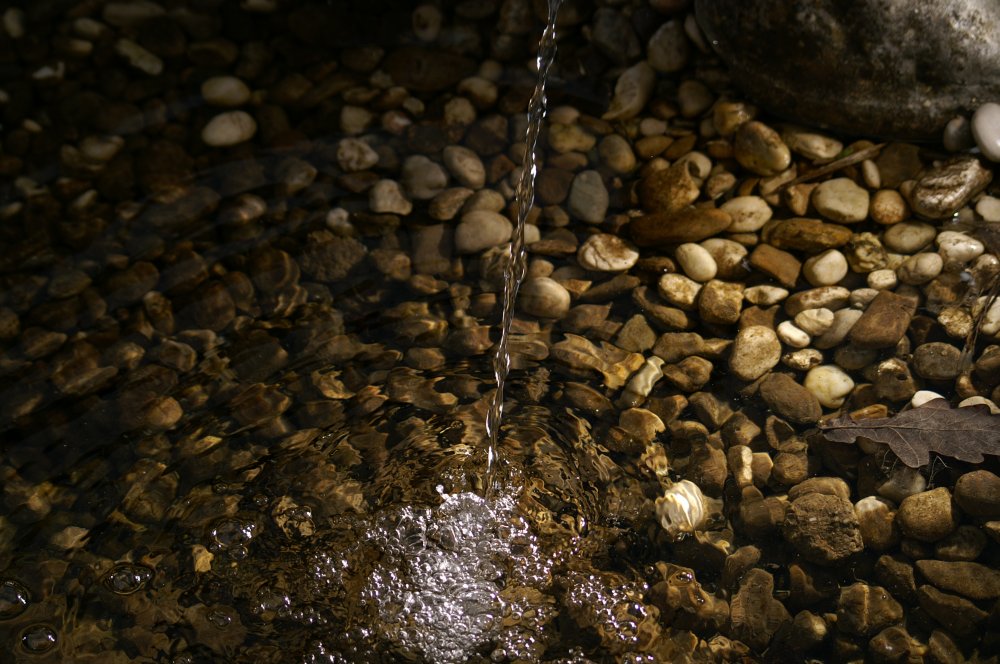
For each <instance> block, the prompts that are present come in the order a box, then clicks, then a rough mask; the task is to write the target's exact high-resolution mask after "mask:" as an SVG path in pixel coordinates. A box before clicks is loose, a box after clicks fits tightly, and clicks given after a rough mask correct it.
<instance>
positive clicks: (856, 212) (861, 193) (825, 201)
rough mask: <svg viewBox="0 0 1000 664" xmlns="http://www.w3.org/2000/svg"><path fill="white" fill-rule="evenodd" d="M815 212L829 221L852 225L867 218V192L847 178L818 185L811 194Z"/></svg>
mask: <svg viewBox="0 0 1000 664" xmlns="http://www.w3.org/2000/svg"><path fill="white" fill-rule="evenodd" d="M812 204H813V206H814V207H815V208H816V211H817V212H819V213H820V215H822V216H823V217H826V218H827V219H829V220H830V221H835V222H838V223H841V224H853V223H857V222H859V221H864V220H865V219H866V218H867V217H868V192H867V191H866V190H865V189H862V188H861V187H859V186H858V185H856V184H855V183H854V181H853V180H851V179H849V178H833V179H832V180H827V181H826V182H822V183H820V185H819V186H817V187H816V188H815V189H814V190H813V193H812Z"/></svg>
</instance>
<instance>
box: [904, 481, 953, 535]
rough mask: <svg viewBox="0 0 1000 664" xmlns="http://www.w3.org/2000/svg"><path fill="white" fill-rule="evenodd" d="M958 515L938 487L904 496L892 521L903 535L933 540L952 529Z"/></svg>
mask: <svg viewBox="0 0 1000 664" xmlns="http://www.w3.org/2000/svg"><path fill="white" fill-rule="evenodd" d="M958 516H959V515H958V511H957V510H956V509H955V506H954V505H953V503H952V499H951V493H950V492H949V491H948V489H947V488H945V487H938V488H937V489H932V490H931V491H922V492H920V493H915V494H913V495H911V496H907V497H906V498H904V499H903V502H902V503H900V505H899V510H898V511H897V512H896V521H897V522H898V523H899V529H900V530H901V531H903V534H904V535H906V536H907V537H912V538H914V539H916V540H919V541H921V542H936V541H937V540H939V539H942V538H944V537H947V536H948V535H950V534H951V533H952V531H954V530H955V527H956V526H957V525H958Z"/></svg>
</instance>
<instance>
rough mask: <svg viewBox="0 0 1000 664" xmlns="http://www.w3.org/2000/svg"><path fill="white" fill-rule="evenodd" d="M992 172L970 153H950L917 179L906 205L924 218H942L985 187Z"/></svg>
mask: <svg viewBox="0 0 1000 664" xmlns="http://www.w3.org/2000/svg"><path fill="white" fill-rule="evenodd" d="M992 179H993V173H992V171H990V170H989V169H988V168H985V167H984V166H983V164H982V162H980V161H979V159H977V158H976V157H974V156H971V155H964V156H960V157H953V158H952V159H949V160H948V161H946V162H944V163H943V164H941V165H940V166H938V167H936V168H932V169H931V170H929V171H928V172H927V173H925V174H924V175H922V176H921V177H920V179H919V180H917V183H916V185H915V186H914V187H913V190H912V191H911V192H910V196H909V200H910V207H912V208H913V211H914V212H915V213H916V214H918V215H920V216H922V217H927V218H928V219H943V218H945V217H948V216H951V214H952V213H954V212H955V211H956V210H958V209H959V208H961V207H962V206H964V205H965V204H966V203H968V202H969V201H970V200H971V199H972V197H973V196H975V195H976V194H978V193H979V192H980V191H982V190H983V189H985V188H986V185H988V184H989V183H990V181H991V180H992Z"/></svg>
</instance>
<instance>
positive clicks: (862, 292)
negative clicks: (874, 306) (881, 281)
mask: <svg viewBox="0 0 1000 664" xmlns="http://www.w3.org/2000/svg"><path fill="white" fill-rule="evenodd" d="M877 296H878V289H876V288H855V289H854V290H852V291H851V299H850V300H849V302H850V303H851V306H852V307H854V308H855V309H864V308H865V307H867V306H868V305H869V304H870V303H871V301H872V300H874V299H875V298H876V297H877Z"/></svg>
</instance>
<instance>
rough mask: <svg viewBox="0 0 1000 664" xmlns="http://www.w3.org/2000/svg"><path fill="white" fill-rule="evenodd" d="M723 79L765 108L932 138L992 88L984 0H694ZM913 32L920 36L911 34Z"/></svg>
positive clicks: (991, 31)
mask: <svg viewBox="0 0 1000 664" xmlns="http://www.w3.org/2000/svg"><path fill="white" fill-rule="evenodd" d="M696 11H697V16H698V23H699V24H700V25H701V28H702V30H703V31H704V33H705V36H706V37H707V41H708V42H709V43H711V44H712V45H713V46H714V47H715V49H716V50H717V51H718V52H719V54H720V55H721V56H722V58H723V60H725V61H726V64H728V65H729V68H730V71H731V73H732V79H733V81H734V82H736V83H737V84H739V85H740V86H741V87H742V88H743V89H744V90H745V91H746V92H747V94H748V95H750V96H751V97H752V98H753V99H755V100H756V101H757V102H759V103H760V104H761V105H762V106H765V107H766V108H768V109H770V110H772V111H773V112H774V113H777V114H779V115H783V116H786V117H789V118H792V119H794V120H796V121H798V122H800V123H803V124H810V125H819V126H825V127H831V128H835V129H839V130H842V131H845V132H847V133H854V134H868V135H871V134H875V135H879V136H892V137H896V138H905V139H935V140H936V139H939V138H940V136H941V132H942V131H943V130H944V127H945V125H946V124H947V123H948V121H949V120H951V119H952V118H953V117H954V116H955V115H957V114H968V113H971V112H972V111H973V110H975V108H976V106H977V105H978V104H979V103H980V102H981V101H982V100H994V99H1000V32H998V31H997V30H996V29H995V26H997V25H1000V3H997V2H995V1H994V0H924V1H923V2H920V4H919V11H918V10H916V9H915V6H914V4H913V2H911V1H910V0H884V1H882V2H874V1H863V2H852V3H843V2H837V0H792V1H789V0H755V1H753V2H746V1H744V0H698V2H697V3H696ZM914 35H919V38H914Z"/></svg>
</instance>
